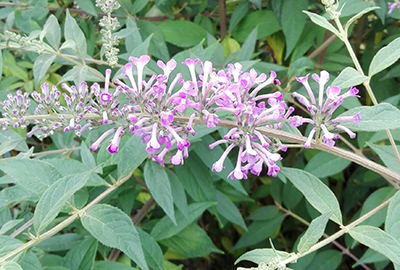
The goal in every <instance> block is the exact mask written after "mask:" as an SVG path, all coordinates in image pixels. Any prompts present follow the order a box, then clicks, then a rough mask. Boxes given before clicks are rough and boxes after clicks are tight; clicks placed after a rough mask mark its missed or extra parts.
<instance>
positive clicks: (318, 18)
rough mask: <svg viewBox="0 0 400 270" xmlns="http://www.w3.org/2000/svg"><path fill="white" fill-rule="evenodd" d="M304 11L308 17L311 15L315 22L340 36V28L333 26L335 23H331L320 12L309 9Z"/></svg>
mask: <svg viewBox="0 0 400 270" xmlns="http://www.w3.org/2000/svg"><path fill="white" fill-rule="evenodd" d="M303 12H304V13H305V14H307V15H308V17H310V19H311V20H312V21H313V22H314V23H315V24H317V25H319V26H321V27H322V28H325V29H327V30H329V31H331V32H332V33H334V34H335V35H336V36H339V35H340V34H339V32H338V30H336V28H335V27H333V25H332V24H330V23H329V22H328V20H327V19H325V18H324V17H322V16H320V15H318V14H315V13H312V12H309V11H305V10H303Z"/></svg>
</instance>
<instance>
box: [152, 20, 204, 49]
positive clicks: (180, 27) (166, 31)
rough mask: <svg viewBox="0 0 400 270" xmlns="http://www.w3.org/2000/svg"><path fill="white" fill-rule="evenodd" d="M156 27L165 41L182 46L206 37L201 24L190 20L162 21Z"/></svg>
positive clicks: (185, 46)
mask: <svg viewBox="0 0 400 270" xmlns="http://www.w3.org/2000/svg"><path fill="white" fill-rule="evenodd" d="M158 29H159V30H160V31H161V33H162V34H163V36H164V38H165V41H167V42H169V43H171V44H174V45H175V46H178V47H183V48H188V47H193V46H195V45H197V44H199V43H200V42H201V41H202V40H203V39H205V38H206V37H207V32H206V31H205V30H204V29H203V28H202V27H201V26H199V25H197V24H195V23H192V22H190V21H164V22H163V23H161V24H160V25H159V26H158Z"/></svg>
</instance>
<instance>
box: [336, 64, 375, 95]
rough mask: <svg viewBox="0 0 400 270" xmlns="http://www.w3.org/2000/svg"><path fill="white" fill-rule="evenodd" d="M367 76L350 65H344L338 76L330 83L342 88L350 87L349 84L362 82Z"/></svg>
mask: <svg viewBox="0 0 400 270" xmlns="http://www.w3.org/2000/svg"><path fill="white" fill-rule="evenodd" d="M367 79H368V77H367V76H365V75H362V74H360V72H358V71H357V70H355V69H354V68H352V67H346V68H345V69H344V70H342V72H340V74H339V76H337V77H336V78H335V79H334V80H333V82H332V83H331V85H334V86H338V87H340V88H341V89H342V91H343V90H347V89H346V88H350V87H351V86H356V85H359V84H362V83H363V82H364V81H365V80H367Z"/></svg>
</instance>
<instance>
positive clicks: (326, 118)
mask: <svg viewBox="0 0 400 270" xmlns="http://www.w3.org/2000/svg"><path fill="white" fill-rule="evenodd" d="M308 76H309V74H308V75H307V76H305V77H301V78H296V79H297V81H298V82H300V83H302V84H303V85H304V87H305V89H306V90H307V94H308V96H309V98H310V100H308V98H307V97H305V96H303V95H301V94H299V93H297V92H294V93H293V97H295V98H297V99H298V101H299V102H300V103H301V104H303V105H304V106H305V107H306V109H307V110H308V111H309V112H310V115H311V118H303V117H301V116H297V115H296V116H292V117H290V118H289V124H290V125H291V126H295V127H299V126H301V125H302V124H303V123H308V124H311V125H312V126H313V128H312V129H311V131H310V134H309V135H308V139H307V141H306V143H305V144H304V147H305V148H310V146H311V140H312V139H313V137H314V135H316V141H317V142H318V141H321V140H322V142H323V143H325V144H326V145H327V146H334V145H335V141H334V139H338V138H339V134H335V133H334V131H335V130H342V131H344V132H346V133H347V134H348V135H349V136H350V138H352V139H354V138H355V137H356V134H355V133H354V132H352V131H351V130H350V129H348V128H347V127H345V126H343V125H341V124H340V123H341V122H346V121H353V122H355V123H358V122H360V120H361V118H360V114H355V115H354V116H345V117H336V118H334V119H331V118H332V114H333V113H334V111H335V110H336V109H337V108H338V107H339V106H340V105H341V104H343V102H344V100H345V99H346V98H348V97H359V96H358V95H357V94H358V89H357V88H355V87H351V88H350V89H349V90H348V91H347V92H346V93H344V94H343V95H340V92H341V89H340V88H339V87H337V86H328V87H327V88H326V92H325V84H326V83H327V82H328V81H329V73H328V72H327V71H325V70H323V71H321V73H320V76H318V75H317V74H313V75H312V78H313V79H314V80H315V81H316V82H317V83H318V85H319V89H318V104H317V101H316V99H315V97H314V94H313V91H312V89H311V87H310V85H309V83H308ZM324 92H325V93H326V99H325V101H324ZM310 101H311V102H310Z"/></svg>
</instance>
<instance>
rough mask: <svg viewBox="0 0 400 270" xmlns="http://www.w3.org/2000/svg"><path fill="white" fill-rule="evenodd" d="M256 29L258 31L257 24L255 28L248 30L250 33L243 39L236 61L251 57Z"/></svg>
mask: <svg viewBox="0 0 400 270" xmlns="http://www.w3.org/2000/svg"><path fill="white" fill-rule="evenodd" d="M257 31H258V26H256V28H254V29H253V31H251V32H250V34H249V35H248V37H247V38H246V40H245V41H244V43H243V45H242V47H241V48H240V51H239V55H238V61H245V60H250V59H251V55H252V54H253V52H254V46H256V41H257Z"/></svg>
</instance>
